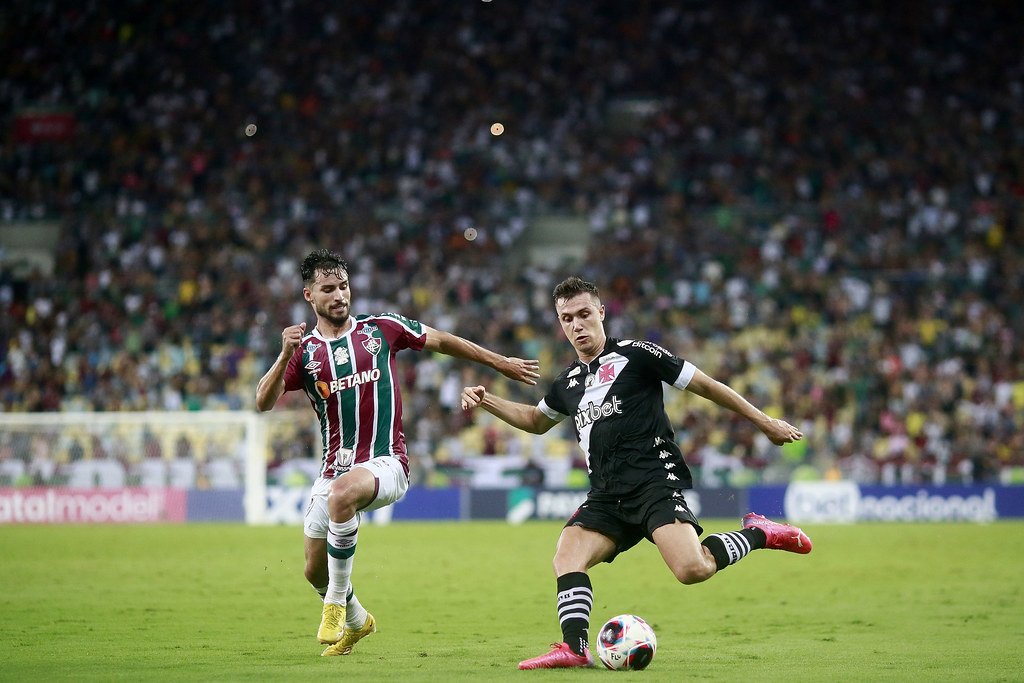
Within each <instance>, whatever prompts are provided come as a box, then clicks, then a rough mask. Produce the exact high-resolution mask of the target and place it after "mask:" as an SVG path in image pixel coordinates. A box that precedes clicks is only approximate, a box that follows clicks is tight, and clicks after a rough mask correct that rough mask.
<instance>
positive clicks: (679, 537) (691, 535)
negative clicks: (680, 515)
mask: <svg viewBox="0 0 1024 683" xmlns="http://www.w3.org/2000/svg"><path fill="white" fill-rule="evenodd" d="M651 535H652V537H653V539H654V544H655V545H656V546H658V551H659V552H660V553H661V557H662V558H663V559H664V560H665V564H666V565H668V568H669V569H671V570H672V573H673V574H675V575H676V576H677V577H683V576H686V575H687V574H690V573H692V572H694V571H698V572H702V571H703V570H704V569H706V568H707V566H708V562H709V560H708V557H707V555H706V554H705V553H704V546H702V545H701V544H700V539H699V538H698V537H697V530H696V529H694V528H693V525H692V524H690V523H688V522H683V521H680V520H678V519H677V520H675V521H674V522H673V523H672V524H665V525H664V526H660V527H658V528H657V529H655V530H654V533H653V534H651Z"/></svg>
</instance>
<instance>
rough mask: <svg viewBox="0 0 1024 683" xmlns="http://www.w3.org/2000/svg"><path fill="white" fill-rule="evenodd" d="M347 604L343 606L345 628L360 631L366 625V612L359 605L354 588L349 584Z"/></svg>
mask: <svg viewBox="0 0 1024 683" xmlns="http://www.w3.org/2000/svg"><path fill="white" fill-rule="evenodd" d="M348 586H349V588H348V602H347V603H346V604H345V626H347V627H349V628H350V629H353V630H355V629H360V628H362V627H363V624H365V623H366V610H365V609H364V608H363V606H362V605H361V604H359V598H357V597H356V591H355V588H354V587H353V586H352V584H351V583H349V585H348Z"/></svg>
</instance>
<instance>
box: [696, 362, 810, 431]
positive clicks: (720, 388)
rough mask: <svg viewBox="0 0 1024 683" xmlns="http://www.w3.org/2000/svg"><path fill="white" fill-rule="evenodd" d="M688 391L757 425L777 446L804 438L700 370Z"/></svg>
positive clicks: (790, 427) (795, 429)
mask: <svg viewBox="0 0 1024 683" xmlns="http://www.w3.org/2000/svg"><path fill="white" fill-rule="evenodd" d="M686 390H687V391H690V392H693V393H694V394H697V395H698V396H701V397H702V398H706V399H708V400H709V401H714V402H715V403H717V404H718V405H720V406H722V407H723V408H728V409H729V410H732V411H733V412H736V413H739V414H740V415H742V416H743V417H745V418H747V419H748V420H750V421H751V422H753V423H754V424H755V425H757V428H758V429H760V430H761V432H763V433H764V435H765V436H767V437H768V438H769V439H770V440H771V442H772V443H773V444H775V445H776V446H781V445H782V444H784V443H790V442H792V441H799V440H800V439H802V438H803V436H804V435H803V433H802V432H801V431H800V430H799V429H797V428H796V427H794V426H793V425H791V424H789V423H788V422H786V421H785V420H777V419H775V418H773V417H768V416H767V415H765V413H764V412H763V411H761V410H759V409H757V408H755V407H754V406H753V405H751V403H750V401H748V400H747V399H745V398H743V397H742V396H740V395H739V394H738V393H737V392H736V390H735V389H733V388H732V387H730V386H729V385H727V384H723V383H722V382H719V381H718V380H716V379H714V378H712V377H709V376H707V375H706V374H704V373H703V372H701V371H700V370H697V371H696V372H694V373H693V377H692V378H691V379H690V383H689V384H687V385H686Z"/></svg>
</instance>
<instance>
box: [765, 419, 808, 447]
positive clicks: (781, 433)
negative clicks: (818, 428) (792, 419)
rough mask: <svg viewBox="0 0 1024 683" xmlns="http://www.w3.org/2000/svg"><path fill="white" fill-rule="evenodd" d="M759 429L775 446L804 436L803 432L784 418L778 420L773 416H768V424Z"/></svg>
mask: <svg viewBox="0 0 1024 683" xmlns="http://www.w3.org/2000/svg"><path fill="white" fill-rule="evenodd" d="M761 431H762V432H764V435H765V436H767V437H768V439H769V440H770V441H771V442H772V443H773V444H775V445H776V446H781V445H782V444H786V443H792V442H794V441H799V440H800V439H802V438H804V434H803V432H801V431H800V430H799V429H797V428H796V427H794V426H793V425H791V424H789V423H788V422H786V421H785V420H778V419H776V418H774V417H770V418H768V424H766V425H765V426H764V427H762V428H761Z"/></svg>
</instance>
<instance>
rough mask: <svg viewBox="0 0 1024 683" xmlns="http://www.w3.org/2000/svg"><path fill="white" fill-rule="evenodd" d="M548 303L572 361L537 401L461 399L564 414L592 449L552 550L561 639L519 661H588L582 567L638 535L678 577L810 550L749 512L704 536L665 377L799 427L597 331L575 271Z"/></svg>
mask: <svg viewBox="0 0 1024 683" xmlns="http://www.w3.org/2000/svg"><path fill="white" fill-rule="evenodd" d="M554 300H555V311H556V312H557V313H558V320H559V322H560V323H561V325H562V331H563V332H564V333H565V336H566V337H567V338H568V340H569V343H571V344H572V346H573V348H574V349H575V350H576V355H577V357H578V359H577V360H576V361H574V362H573V363H572V365H570V366H569V367H568V368H566V369H565V370H564V371H563V372H562V373H561V374H560V375H559V376H558V377H557V378H556V379H555V381H554V383H553V384H552V385H551V388H550V389H549V390H548V393H547V395H546V396H545V397H544V398H543V399H542V400H541V401H540V403H538V404H537V405H535V406H532V405H526V404H523V403H513V402H511V401H507V400H505V399H502V398H499V397H497V396H494V395H493V394H490V393H488V392H487V390H486V389H485V388H484V387H482V386H476V387H466V388H465V389H463V391H462V407H463V409H466V410H469V409H473V408H476V407H482V408H483V409H484V410H486V411H488V412H489V413H492V414H493V415H495V416H497V417H499V418H501V419H502V420H504V421H505V422H507V423H509V424H510V425H512V426H513V427H517V428H519V429H522V430H524V431H527V432H531V433H534V434H542V433H544V432H546V431H548V430H549V429H551V428H552V427H553V426H555V425H556V424H558V423H559V422H561V421H562V420H563V419H565V418H567V417H571V418H572V419H573V423H574V424H573V427H574V430H575V432H576V436H577V438H578V440H579V444H580V448H581V449H582V450H583V452H584V454H585V455H586V458H587V467H588V470H589V474H590V492H589V493H588V494H587V499H586V501H585V502H584V503H583V504H582V505H581V506H580V507H579V508H578V509H577V510H576V512H574V513H573V515H572V516H571V517H570V518H569V521H568V522H566V524H565V527H564V528H563V529H562V534H561V536H559V539H558V545H557V547H556V549H555V558H554V561H553V566H554V570H555V576H556V582H557V592H556V604H557V608H558V619H559V625H560V626H561V630H562V642H560V643H556V644H555V645H554V646H553V648H552V650H551V651H549V652H546V653H544V654H542V655H540V656H538V657H534V658H532V659H527V660H525V661H523V662H520V663H519V668H520V669H554V668H569V667H580V666H591V665H592V662H593V660H592V659H591V656H590V651H589V646H588V642H587V639H588V635H587V630H588V628H589V626H590V610H591V607H592V606H593V591H592V587H591V583H590V577H589V576H588V575H587V570H589V569H590V568H591V567H593V566H594V565H596V564H598V563H600V562H611V561H612V560H614V559H615V557H616V555H618V554H619V553H621V552H624V551H626V550H629V549H630V548H632V547H633V546H634V545H636V544H637V543H639V542H640V540H641V539H643V538H646V539H647V540H649V541H651V542H652V543H654V544H655V545H656V546H657V547H658V550H659V551H660V552H661V556H662V558H664V560H665V564H666V565H668V567H669V569H671V570H672V573H673V574H674V575H675V577H676V579H678V580H679V581H680V582H681V583H684V584H692V583H699V582H701V581H706V580H707V579H709V578H711V577H712V576H714V574H715V573H716V572H718V571H721V570H722V569H725V568H726V567H728V566H729V565H731V564H734V563H736V562H738V561H739V560H741V559H743V557H745V556H746V555H747V554H748V553H749V552H751V551H752V550H757V549H759V548H774V549H778V550H788V551H790V552H795V553H801V554H803V553H809V552H810V551H811V540H810V539H809V538H808V537H807V535H806V534H804V533H803V532H802V531H801V530H800V529H798V528H796V527H794V526H790V525H788V524H779V523H777V522H773V521H771V520H769V519H766V518H765V517H763V516H761V515H757V514H754V513H750V514H748V515H746V516H744V518H743V528H742V529H739V530H737V531H731V532H728V533H721V534H709V535H708V536H707V537H705V538H704V540H703V541H700V540H698V538H699V536H700V535H701V534H702V533H703V529H702V528H701V526H700V524H699V523H698V522H697V518H696V516H694V514H693V512H691V510H690V508H689V507H688V506H687V504H686V498H685V496H684V494H683V491H684V490H686V489H689V488H692V487H693V482H692V479H691V477H690V471H689V469H688V468H687V466H686V463H685V462H684V461H683V455H682V452H681V451H680V449H679V446H678V445H677V444H676V441H675V435H674V433H673V431H672V425H671V424H670V423H669V420H668V416H667V415H666V413H665V399H664V391H663V386H664V385H666V384H667V385H669V386H671V387H674V388H676V389H680V390H682V389H685V390H687V391H690V392H693V393H695V394H697V395H698V396H701V397H703V398H706V399H710V400H711V401H714V402H715V403H717V404H718V405H720V406H722V407H724V408H729V409H730V410H733V411H735V412H736V413H738V414H740V415H742V416H743V417H745V418H747V419H748V420H750V421H751V422H752V423H753V424H754V425H755V426H756V427H757V428H758V429H760V430H761V431H762V432H763V433H764V435H765V436H767V437H768V438H769V439H770V440H771V441H772V443H774V444H776V445H782V444H785V443H790V442H792V441H796V440H798V439H800V438H802V437H803V434H801V433H800V431H799V430H798V429H797V428H796V427H794V426H793V425H791V424H789V423H788V422H784V421H783V420H777V419H774V418H771V417H768V416H767V415H765V414H764V413H763V412H761V411H760V410H758V409H757V408H755V407H754V406H753V405H751V404H750V403H749V402H748V401H747V400H746V399H744V398H743V397H742V396H740V395H739V394H738V393H736V392H735V391H734V390H733V389H731V388H729V387H728V386H726V385H725V384H722V383H721V382H718V381H716V380H714V379H712V378H711V377H708V376H707V375H706V374H704V373H703V372H701V371H700V370H698V369H697V368H696V367H695V366H694V365H693V364H691V363H689V362H688V361H685V360H683V359H681V358H677V357H676V356H674V355H672V353H670V352H669V351H668V350H667V349H664V348H662V347H660V346H658V345H657V344H654V343H651V342H648V341H643V340H639V341H637V340H632V339H611V338H609V337H608V336H607V335H606V334H605V331H604V316H605V307H604V306H603V305H602V304H601V298H600V296H599V294H598V290H597V287H595V286H594V285H593V284H592V283H590V282H587V281H585V280H582V279H580V278H578V277H571V278H569V279H567V280H565V281H564V282H562V283H560V284H559V285H558V286H557V287H556V288H555V290H554Z"/></svg>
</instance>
